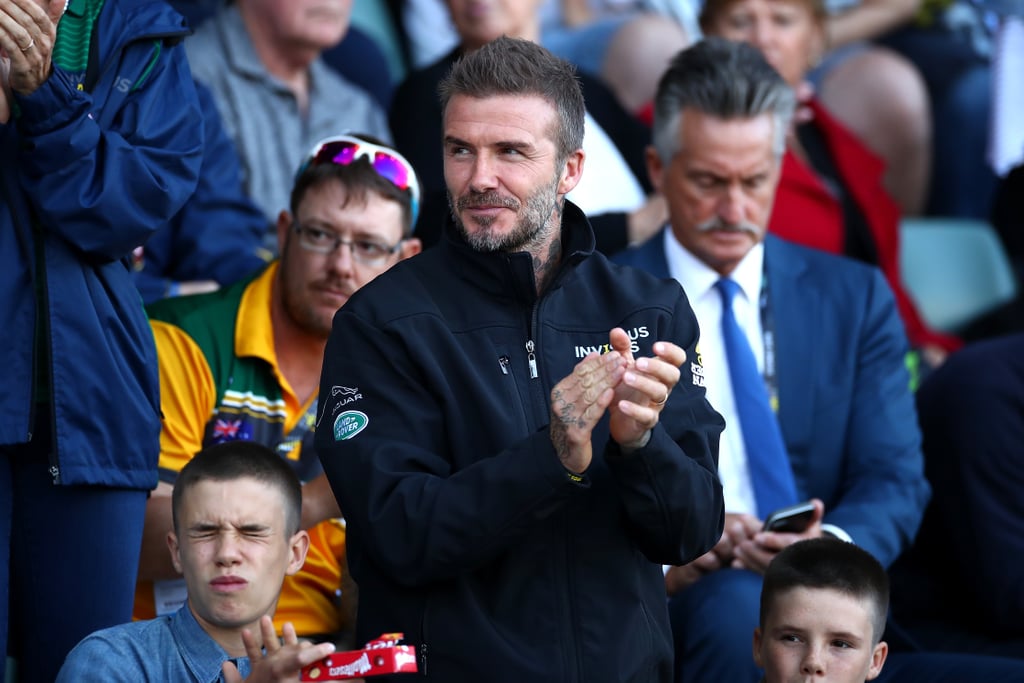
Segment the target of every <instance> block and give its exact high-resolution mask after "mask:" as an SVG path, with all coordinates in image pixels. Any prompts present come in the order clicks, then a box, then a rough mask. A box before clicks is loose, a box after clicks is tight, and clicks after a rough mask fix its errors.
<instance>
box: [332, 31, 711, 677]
mask: <svg viewBox="0 0 1024 683" xmlns="http://www.w3.org/2000/svg"><path fill="white" fill-rule="evenodd" d="M442 100H443V102H444V110H445V116H444V163H445V180H446V183H447V185H448V192H449V198H450V202H451V204H452V207H453V214H454V218H455V226H454V229H453V230H449V233H448V234H447V235H446V236H445V240H444V241H443V242H442V243H441V244H440V245H439V246H438V247H437V248H435V249H431V250H428V251H427V252H424V253H423V254H422V255H420V256H417V257H415V258H412V259H410V260H408V261H405V262H403V263H400V264H398V265H397V266H396V267H395V268H393V269H391V270H390V271H389V272H388V273H385V274H384V275H382V276H381V277H378V278H377V279H376V280H374V281H373V282H371V283H370V284H368V285H367V286H366V287H365V288H363V289H362V290H360V291H359V292H357V293H356V295H355V296H353V297H352V298H351V299H350V300H349V302H348V303H347V304H346V305H345V306H344V307H343V308H342V310H341V311H339V313H338V315H337V317H336V318H335V321H334V328H333V331H332V333H331V337H330V339H329V341H328V344H327V350H326V355H325V359H324V370H323V376H322V379H321V393H320V396H321V397H323V398H322V400H321V408H320V414H319V416H318V425H320V426H319V427H318V429H317V432H316V444H317V452H318V454H319V456H320V458H321V460H322V462H323V465H324V470H325V472H326V473H327V476H328V478H329V480H330V483H331V486H332V487H333V489H334V491H335V494H336V495H337V496H338V499H339V502H340V504H341V506H342V509H344V510H345V515H346V520H347V523H348V537H347V538H348V552H349V562H350V567H351V570H352V574H353V576H354V577H355V579H356V581H357V582H358V584H359V587H360V605H359V615H358V626H357V628H358V630H359V634H358V636H359V638H360V639H365V638H364V636H365V637H374V636H376V635H379V634H380V633H382V632H391V631H402V632H404V633H405V635H406V637H407V638H408V639H409V641H410V642H411V643H412V644H414V645H415V646H416V647H417V650H418V652H419V666H420V671H421V673H424V674H425V675H426V676H427V677H428V678H430V679H434V680H439V681H446V682H451V681H481V680H490V681H558V682H559V683H563V682H566V681H616V682H618V681H644V682H649V681H668V680H670V678H671V673H672V644H671V634H670V629H669V625H668V615H667V612H666V604H665V593H664V581H663V577H662V570H661V567H660V566H659V565H660V564H680V563H681V562H685V561H687V560H688V559H692V558H694V557H697V556H699V555H700V554H701V553H703V552H705V551H706V550H708V549H709V548H711V547H712V545H713V544H714V543H715V542H716V541H717V540H718V538H719V537H720V534H721V531H722V519H723V508H722V491H721V485H720V484H719V481H718V477H717V474H716V470H717V453H718V436H719V434H720V432H721V430H722V428H723V421H722V419H721V417H720V416H719V415H718V414H717V413H716V412H715V411H714V410H713V409H712V408H711V406H710V405H709V404H708V402H707V401H706V399H705V398H704V388H703V383H704V379H703V369H702V367H701V365H700V356H699V353H698V351H697V341H698V329H697V325H696V322H695V319H694V316H693V312H692V311H691V309H690V306H689V304H688V303H687V301H686V297H685V296H684V294H683V292H682V290H681V288H680V287H679V286H678V285H677V284H675V283H672V282H668V281H660V280H658V279H655V278H653V277H650V276H649V275H647V274H645V273H642V272H641V271H638V270H634V269H629V268H622V267H619V266H614V265H612V264H610V263H609V262H608V261H607V260H606V259H605V258H604V257H603V256H602V255H601V254H599V253H596V252H595V251H594V236H593V232H592V231H591V229H590V226H589V224H588V223H587V221H586V218H585V217H584V216H583V214H582V213H581V212H580V211H579V209H577V208H576V207H575V206H573V205H572V204H571V203H567V202H565V199H564V196H565V194H566V193H567V192H569V191H570V190H571V189H572V188H573V187H574V186H575V185H576V183H577V182H578V181H579V178H580V174H581V173H582V171H583V164H584V154H583V151H582V150H581V148H580V140H581V138H582V134H583V98H582V96H581V94H580V90H579V86H578V84H577V82H576V80H575V78H574V74H573V70H572V67H570V66H569V65H568V64H567V63H565V62H563V61H562V60H559V59H557V58H555V57H553V56H552V55H551V54H550V53H548V52H547V51H546V50H545V49H544V48H542V47H539V46H537V45H536V44H534V43H531V42H528V41H522V40H515V39H509V38H501V39H498V40H496V41H494V42H491V43H489V44H488V45H486V46H484V47H482V48H481V49H480V50H478V51H477V52H474V53H473V54H471V55H469V56H467V57H466V58H465V59H463V60H462V61H460V62H459V63H458V65H456V66H455V68H454V69H453V71H452V73H451V75H450V76H449V78H448V79H447V80H446V81H445V83H444V85H443V86H442Z"/></svg>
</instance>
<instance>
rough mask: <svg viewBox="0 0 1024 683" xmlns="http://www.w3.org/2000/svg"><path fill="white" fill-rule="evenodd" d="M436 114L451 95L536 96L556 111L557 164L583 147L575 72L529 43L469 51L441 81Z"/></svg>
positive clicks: (507, 41)
mask: <svg viewBox="0 0 1024 683" xmlns="http://www.w3.org/2000/svg"><path fill="white" fill-rule="evenodd" d="M438 92H439V93H440V95H441V110H442V111H444V110H446V109H447V108H448V103H449V102H450V101H451V99H452V98H453V97H455V96H456V95H465V96H468V97H474V98H480V99H482V98H485V97H498V96H503V95H513V96H515V95H535V96H537V97H540V98H542V99H544V100H546V101H547V102H549V103H550V104H551V105H552V106H553V107H554V108H555V109H556V111H557V112H558V121H559V123H558V130H557V131H555V145H556V147H557V149H558V156H559V161H560V162H564V161H565V160H566V159H568V158H569V155H570V154H572V153H573V152H575V151H576V150H578V149H581V148H582V147H583V117H584V111H585V110H584V105H583V92H582V90H581V89H580V83H579V80H578V79H577V78H576V67H574V66H573V65H572V64H570V63H569V62H567V61H565V60H564V59H560V58H558V57H556V56H555V55H553V54H551V52H549V51H548V50H546V49H545V48H543V47H541V46H540V45H537V44H536V43H533V42H531V41H529V40H521V39H518V38H508V37H505V36H502V37H501V38H498V39H497V40H492V41H491V42H490V43H487V44H486V45H484V46H483V47H481V48H480V49H479V50H476V51H475V52H471V53H470V54H468V55H466V56H465V57H463V58H462V59H460V60H459V61H457V62H456V63H455V65H454V66H453V67H452V70H451V72H450V73H449V74H448V76H447V77H446V78H445V79H444V80H443V81H442V82H441V85H440V87H439V88H438Z"/></svg>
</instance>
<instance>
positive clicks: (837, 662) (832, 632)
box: [754, 588, 888, 683]
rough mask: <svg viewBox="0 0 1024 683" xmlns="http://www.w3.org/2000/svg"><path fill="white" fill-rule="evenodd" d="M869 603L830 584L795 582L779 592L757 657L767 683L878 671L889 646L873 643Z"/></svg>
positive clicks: (857, 678) (812, 681)
mask: <svg viewBox="0 0 1024 683" xmlns="http://www.w3.org/2000/svg"><path fill="white" fill-rule="evenodd" d="M871 622H872V613H871V607H870V606H869V605H865V603H864V601H862V600H859V599H857V598H854V597H852V596H850V595H847V594H845V593H840V592H838V591H835V590H831V589H816V588H794V589H792V590H789V591H786V592H784V593H782V594H780V595H777V596H776V597H775V602H774V604H773V605H772V608H771V610H769V618H768V619H767V622H766V623H765V625H764V629H763V630H762V629H760V628H759V629H757V630H756V631H755V632H754V660H755V661H756V662H757V664H758V666H760V667H762V668H764V670H765V681H766V683H863V681H870V680H872V679H874V678H875V677H877V676H878V674H879V673H880V672H881V670H882V665H883V664H884V663H885V657H886V654H887V653H888V646H887V645H886V644H885V643H878V644H877V645H875V644H874V640H873V632H872V626H871Z"/></svg>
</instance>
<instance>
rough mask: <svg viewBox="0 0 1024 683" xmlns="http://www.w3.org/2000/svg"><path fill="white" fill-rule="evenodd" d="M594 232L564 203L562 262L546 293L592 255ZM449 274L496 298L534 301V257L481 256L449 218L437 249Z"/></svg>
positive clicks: (522, 254)
mask: <svg viewBox="0 0 1024 683" xmlns="http://www.w3.org/2000/svg"><path fill="white" fill-rule="evenodd" d="M594 245H595V240H594V231H593V230H592V229H591V227H590V222H589V221H588V220H587V217H586V216H585V215H584V214H583V211H581V210H580V208H579V207H578V206H576V205H575V204H573V203H572V202H570V201H568V200H566V201H565V205H564V210H563V212H562V260H561V263H559V264H558V270H557V271H556V273H555V276H554V279H553V280H552V282H551V284H550V285H549V286H548V289H547V291H550V290H552V289H555V288H557V287H559V286H561V284H562V282H563V281H564V278H566V277H568V276H569V275H571V273H572V272H573V271H574V269H575V267H576V266H577V265H578V264H579V263H580V262H581V261H583V260H584V259H586V258H587V257H588V256H591V255H592V254H593V253H594V248H595V247H594ZM439 248H440V249H441V252H442V256H443V258H444V260H445V261H446V262H448V264H449V267H450V268H452V271H453V272H455V273H458V274H460V276H461V277H463V278H465V279H467V280H470V281H472V282H473V283H474V286H476V287H482V288H483V289H484V291H487V292H489V293H491V294H493V295H496V296H498V297H509V298H514V299H516V300H519V301H520V302H523V303H527V304H532V303H533V301H534V300H535V299H536V298H537V287H536V285H535V283H534V275H533V257H532V256H530V254H528V253H527V252H517V253H514V254H509V253H505V252H491V253H481V252H478V251H476V250H474V249H473V248H472V247H470V246H469V245H468V244H467V243H466V241H465V240H464V239H463V238H462V235H460V234H459V232H458V230H457V229H456V227H455V223H454V221H453V219H452V218H451V217H450V216H449V218H448V222H447V224H446V226H445V234H444V239H443V240H442V241H441V244H440V245H439Z"/></svg>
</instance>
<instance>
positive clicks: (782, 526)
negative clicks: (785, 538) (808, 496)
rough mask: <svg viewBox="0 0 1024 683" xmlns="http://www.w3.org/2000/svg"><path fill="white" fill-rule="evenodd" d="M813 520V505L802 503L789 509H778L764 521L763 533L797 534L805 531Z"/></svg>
mask: <svg viewBox="0 0 1024 683" xmlns="http://www.w3.org/2000/svg"><path fill="white" fill-rule="evenodd" d="M813 518H814V504H813V503H811V501H809V500H808V501H804V502H803V503H797V504H796V505H790V506H789V507H784V508H779V509H778V510H776V511H775V512H773V513H772V514H770V515H768V519H766V520H765V521H764V530H765V531H784V532H786V533H791V534H799V533H800V532H802V531H806V530H807V527H809V526H810V525H811V520H812V519H813Z"/></svg>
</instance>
